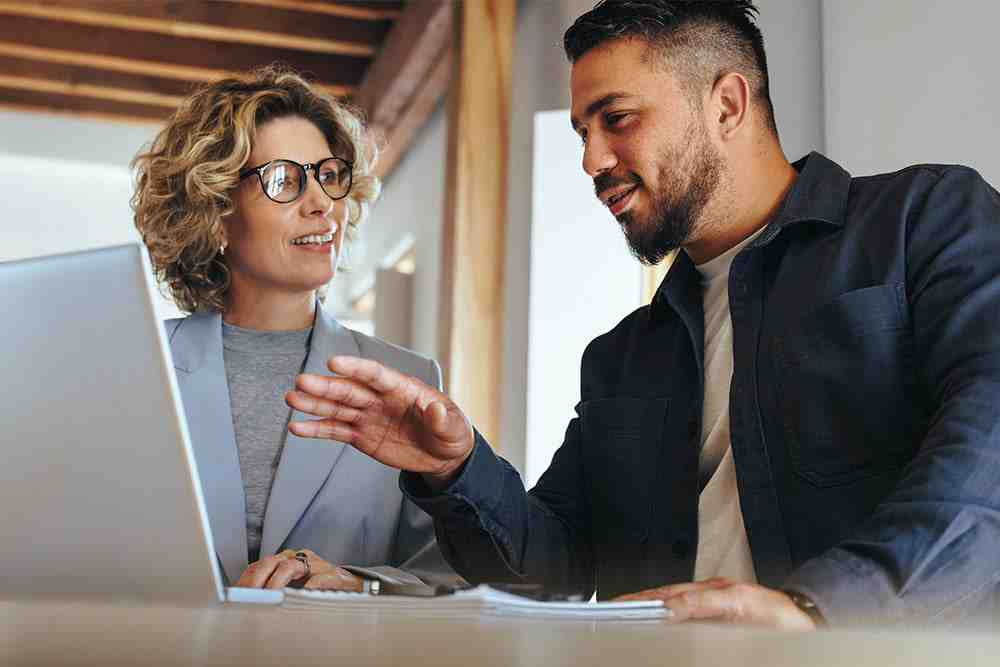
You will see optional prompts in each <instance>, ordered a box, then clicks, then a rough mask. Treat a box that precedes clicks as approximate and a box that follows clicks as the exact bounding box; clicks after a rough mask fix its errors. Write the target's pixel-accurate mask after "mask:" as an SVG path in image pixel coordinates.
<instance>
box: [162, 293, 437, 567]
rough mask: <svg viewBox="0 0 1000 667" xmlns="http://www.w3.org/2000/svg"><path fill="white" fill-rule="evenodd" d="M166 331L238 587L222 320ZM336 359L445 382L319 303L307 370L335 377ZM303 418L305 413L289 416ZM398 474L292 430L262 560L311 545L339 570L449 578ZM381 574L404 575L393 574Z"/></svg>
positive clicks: (212, 516)
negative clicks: (332, 364)
mask: <svg viewBox="0 0 1000 667" xmlns="http://www.w3.org/2000/svg"><path fill="white" fill-rule="evenodd" d="M166 330H167V337H168V338H169V339H170V348H171V351H172V353H173V359H174V367H175V368H176V369H177V382H178V384H179V386H180V392H181V397H182V400H183V403H184V412H185V413H186V415H187V422H188V429H189V431H190V436H191V445H192V448H193V449H194V455H195V460H196V461H197V464H198V474H199V476H200V477H201V484H202V490H203V493H204V497H205V505H206V507H207V510H208V519H209V523H210V525H211V527H212V537H213V541H214V542H215V551H216V554H217V555H218V557H219V562H220V563H221V565H222V570H223V571H224V573H225V576H226V578H227V580H228V581H229V582H235V581H236V580H237V579H239V576H240V574H242V572H243V570H245V569H246V567H247V564H248V563H247V535H246V501H245V498H244V495H243V480H242V477H241V474H240V464H239V456H238V453H237V450H236V439H235V436H234V434H233V419H232V412H231V408H230V405H229V386H228V384H227V381H226V370H225V366H224V363H223V356H222V317H221V315H220V314H218V313H207V314H195V315H191V316H189V317H185V318H182V319H175V320H169V321H167V322H166ZM338 354H339V355H351V356H357V357H364V358H367V359H374V360H376V361H379V362H381V363H383V364H386V365H387V366H391V367H393V368H396V369H398V370H400V371H402V372H404V373H407V374H409V375H413V376H415V377H417V378H420V379H421V380H423V381H424V382H426V383H427V384H429V385H431V386H433V387H439V388H440V386H441V370H440V368H439V367H438V365H437V363H436V362H435V361H434V360H433V359H427V358H425V357H421V356H419V355H417V354H415V353H413V352H410V351H408V350H405V349H403V348H400V347H396V346H394V345H390V344H388V343H385V342H383V341H380V340H378V339H376V338H371V337H370V336H365V335H363V334H360V333H357V332H355V331H351V330H349V329H346V328H345V327H343V326H341V325H340V324H339V323H337V321H336V320H334V319H333V318H332V317H331V316H330V315H329V314H328V313H326V312H325V311H324V310H323V308H322V307H318V308H317V309H316V321H315V325H314V329H313V335H312V340H311V343H310V348H309V355H308V358H307V361H306V366H305V369H306V372H309V373H329V371H328V370H327V368H326V361H327V359H329V358H330V357H331V356H334V355H338ZM305 418H306V417H305V415H303V414H302V413H300V412H298V411H296V412H294V413H293V415H292V419H305ZM398 474H399V473H398V471H396V470H393V469H392V468H389V467H387V466H384V465H382V464H381V463H378V462H377V461H375V460H373V459H371V458H369V457H367V456H365V455H364V454H361V453H360V452H358V451H357V450H356V449H354V448H353V447H350V446H348V445H344V444H343V443H340V442H334V441H329V440H313V439H308V438H299V437H297V436H295V435H293V434H291V433H289V434H288V436H287V440H286V441H285V447H284V450H283V451H282V453H281V460H280V462H279V464H278V470H277V472H276V473H275V478H274V485H273V486H272V488H271V495H270V498H269V499H268V503H267V510H266V512H265V514H264V528H263V536H262V541H261V550H260V555H261V557H262V558H263V557H264V556H269V555H271V554H274V553H277V552H279V551H281V550H282V549H286V548H291V549H312V550H313V551H315V552H316V553H317V554H319V555H320V556H322V557H323V558H325V559H326V560H328V561H329V562H331V563H334V564H337V565H356V566H362V567H367V566H383V565H388V566H396V567H401V568H404V569H406V570H408V571H411V572H414V573H415V574H419V575H421V576H422V577H424V578H425V579H427V578H431V579H434V578H435V577H434V576H433V575H434V574H435V573H440V574H446V573H451V572H452V571H451V569H450V568H449V567H448V566H447V565H446V564H445V563H444V559H443V558H441V555H440V552H439V551H438V549H437V545H436V544H435V543H434V528H433V525H432V522H431V519H430V517H429V516H427V514H425V513H424V512H423V510H421V509H419V508H417V507H416V506H415V505H413V504H412V503H410V502H409V501H408V500H404V498H403V496H402V494H401V493H400V490H399V485H398V482H397V479H398ZM375 571H376V572H378V571H382V572H383V573H386V574H388V575H389V576H393V575H395V574H401V575H402V573H398V572H396V571H394V570H393V569H389V568H380V567H376V568H375ZM428 575H430V576H428ZM403 576H404V577H405V575H403ZM452 576H454V575H452ZM444 579H448V577H447V576H446V577H444Z"/></svg>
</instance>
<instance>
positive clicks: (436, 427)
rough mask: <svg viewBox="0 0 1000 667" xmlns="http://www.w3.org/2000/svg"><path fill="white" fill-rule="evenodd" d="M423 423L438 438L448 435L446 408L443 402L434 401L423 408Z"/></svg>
mask: <svg viewBox="0 0 1000 667" xmlns="http://www.w3.org/2000/svg"><path fill="white" fill-rule="evenodd" d="M424 424H426V425H427V428H429V429H430V430H431V433H433V434H434V435H436V436H438V437H439V438H443V437H445V436H447V435H448V408H447V407H446V406H445V405H444V403H442V402H441V401H434V402H433V403H431V404H430V405H428V406H427V407H426V408H425V409H424Z"/></svg>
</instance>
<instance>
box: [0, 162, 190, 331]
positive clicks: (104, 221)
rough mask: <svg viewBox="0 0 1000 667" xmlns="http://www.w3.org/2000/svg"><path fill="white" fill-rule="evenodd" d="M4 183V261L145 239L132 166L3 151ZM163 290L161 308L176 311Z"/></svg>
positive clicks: (0, 217) (0, 248)
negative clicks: (133, 204) (135, 210)
mask: <svg viewBox="0 0 1000 667" xmlns="http://www.w3.org/2000/svg"><path fill="white" fill-rule="evenodd" d="M0 188H2V195H0V261H5V260H12V259H23V258H27V257H37V256H39V255H51V254H55V253H62V252H70V251H74V250H84V249H89V248H97V247H101V246H107V245H115V244H120V243H128V242H131V241H137V240H139V234H138V232H137V231H136V229H135V226H134V224H133V222H132V209H131V208H130V206H129V199H130V197H131V196H132V176H131V173H130V172H129V170H128V169H127V168H126V167H123V166H112V165H105V164H95V163H85V162H71V161H68V160H55V159H49V158H38V157H26V156H15V155H0ZM96 296H100V295H95V297H96ZM158 296H160V298H159V299H158V300H157V303H156V306H157V314H158V315H160V316H161V317H176V316H177V315H178V311H177V309H176V307H175V306H174V305H173V304H172V303H170V302H169V301H168V300H167V299H165V298H162V296H161V295H158Z"/></svg>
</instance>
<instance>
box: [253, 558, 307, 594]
mask: <svg viewBox="0 0 1000 667" xmlns="http://www.w3.org/2000/svg"><path fill="white" fill-rule="evenodd" d="M293 555H294V552H288V551H283V552H281V553H278V554H275V555H273V556H267V557H266V558H261V559H260V560H258V561H255V562H253V563H250V565H249V566H248V567H247V569H246V570H244V571H243V574H241V575H240V579H239V581H237V582H236V585H237V586H238V587H241V588H264V587H265V585H266V584H267V583H268V581H269V580H270V578H271V577H272V576H273V575H274V573H275V571H276V570H277V569H278V568H279V567H280V566H281V564H282V563H285V562H287V561H288V560H289V559H290V558H292V557H293ZM296 562H298V561H296ZM303 574H304V572H303Z"/></svg>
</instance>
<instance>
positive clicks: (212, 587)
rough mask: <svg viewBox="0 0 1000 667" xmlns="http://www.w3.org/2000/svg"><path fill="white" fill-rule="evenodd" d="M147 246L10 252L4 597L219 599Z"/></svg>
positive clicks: (1, 385) (4, 303) (1, 380)
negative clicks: (24, 256) (17, 255)
mask: <svg viewBox="0 0 1000 667" xmlns="http://www.w3.org/2000/svg"><path fill="white" fill-rule="evenodd" d="M151 276H152V270H151V268H150V264H149V260H148V258H147V257H146V254H145V250H144V249H143V248H142V247H141V246H139V245H137V244H129V245H123V246H116V247H111V248H104V249H99V250H92V251H86V252H78V253H71V254H65V255H56V256H51V257H42V258H35V259H29V260H22V261H16V262H7V263H0V313H2V316H0V369H3V370H2V377H0V451H2V455H0V460H2V465H0V504H2V506H3V511H2V512H0V582H2V583H0V598H8V599H10V598H19V599H24V598H39V597H59V598H77V597H81V596H82V597H91V598H105V599H133V600H140V601H143V602H162V603H170V604H181V605H185V606H188V605H192V606H203V605H207V604H210V603H216V602H220V601H222V600H223V588H222V580H221V576H220V573H219V569H218V563H217V561H216V557H215V549H214V547H213V546H212V535H211V531H210V529H209V524H208V519H207V514H206V512H205V503H204V500H203V498H202V492H201V483H200V481H199V479H198V472H197V468H196V467H195V459H194V456H193V452H192V450H191V444H190V440H189V438H188V433H187V424H186V422H185V420H184V411H183V407H182V404H181V400H180V394H179V393H178V389H177V381H176V378H175V377H174V371H173V363H172V362H171V359H170V350H169V347H168V346H167V341H166V337H165V333H164V330H163V325H162V324H161V322H160V321H159V319H158V318H157V316H156V313H155V311H154V307H153V294H154V293H153V290H154V289H155V288H154V285H153V283H152V279H151Z"/></svg>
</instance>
